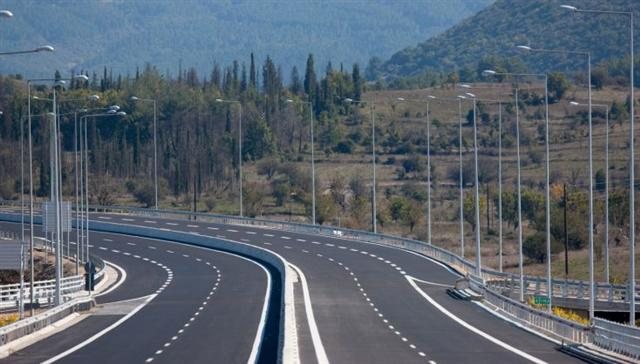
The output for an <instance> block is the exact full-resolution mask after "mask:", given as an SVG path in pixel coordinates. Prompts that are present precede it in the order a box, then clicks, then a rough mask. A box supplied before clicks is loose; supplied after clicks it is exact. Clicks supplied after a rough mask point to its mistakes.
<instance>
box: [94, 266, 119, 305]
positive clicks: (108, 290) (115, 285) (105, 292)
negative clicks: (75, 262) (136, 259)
mask: <svg viewBox="0 0 640 364" xmlns="http://www.w3.org/2000/svg"><path fill="white" fill-rule="evenodd" d="M103 261H104V264H106V265H110V266H112V267H113V268H115V269H116V270H118V272H120V279H119V280H118V281H117V282H116V283H115V284H113V285H112V286H111V287H109V289H107V290H106V291H104V292H100V293H98V294H96V295H93V297H100V296H104V295H106V294H107V293H111V292H113V291H114V290H115V289H117V288H118V287H120V286H121V285H122V283H124V281H126V280H127V271H125V270H124V269H123V268H122V267H121V266H119V265H117V264H115V263H113V262H110V261H107V260H103Z"/></svg>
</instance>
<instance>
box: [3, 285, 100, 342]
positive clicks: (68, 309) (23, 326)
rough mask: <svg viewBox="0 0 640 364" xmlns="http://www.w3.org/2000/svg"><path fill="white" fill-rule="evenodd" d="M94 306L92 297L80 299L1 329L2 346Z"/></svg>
mask: <svg viewBox="0 0 640 364" xmlns="http://www.w3.org/2000/svg"><path fill="white" fill-rule="evenodd" d="M94 304H95V303H94V301H93V299H92V298H91V297H78V298H76V299H74V300H71V301H69V302H65V303H63V304H61V305H60V306H57V307H54V308H52V309H50V310H46V311H44V312H42V313H39V314H37V315H35V316H33V317H27V318H25V319H24V320H19V321H16V322H14V323H12V324H9V325H7V326H4V327H0V346H2V345H4V344H7V343H9V342H11V341H14V340H16V339H19V338H21V337H23V336H25V335H29V334H31V333H33V332H36V331H38V330H40V329H43V328H45V327H47V326H49V325H51V324H53V323H55V322H56V321H58V320H60V319H62V318H64V317H66V316H68V315H69V314H71V313H73V312H78V311H86V310H89V309H91V307H93V306H94Z"/></svg>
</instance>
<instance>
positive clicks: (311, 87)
mask: <svg viewBox="0 0 640 364" xmlns="http://www.w3.org/2000/svg"><path fill="white" fill-rule="evenodd" d="M317 86H318V80H317V78H316V71H315V66H314V64H313V54H309V57H308V58H307V69H306V71H305V73H304V92H305V93H306V94H307V96H308V97H309V101H311V102H313V101H314V99H315V96H316V88H317Z"/></svg>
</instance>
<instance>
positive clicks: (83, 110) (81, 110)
mask: <svg viewBox="0 0 640 364" xmlns="http://www.w3.org/2000/svg"><path fill="white" fill-rule="evenodd" d="M88 111H89V109H85V108H82V109H80V110H78V112H81V113H85V112H88Z"/></svg>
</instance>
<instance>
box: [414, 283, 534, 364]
mask: <svg viewBox="0 0 640 364" xmlns="http://www.w3.org/2000/svg"><path fill="white" fill-rule="evenodd" d="M405 278H406V279H407V281H409V284H410V285H411V286H412V287H413V289H415V290H416V292H418V293H419V294H420V295H421V296H422V297H424V298H425V299H426V300H427V301H428V302H429V303H430V304H431V305H433V307H435V308H436V309H438V311H440V312H442V313H443V314H445V315H446V316H448V317H449V318H450V319H452V320H453V321H455V322H456V323H458V324H460V325H461V326H462V327H464V328H466V329H467V330H469V331H471V332H473V333H474V334H477V335H480V336H481V337H483V338H485V339H487V340H489V341H491V342H492V343H494V344H496V345H498V346H500V347H502V348H503V349H506V350H509V351H510V352H512V353H514V354H516V355H518V356H521V357H523V358H525V359H527V360H529V361H531V362H534V363H536V364H546V362H545V361H543V360H541V359H538V358H536V357H535V356H533V355H530V354H527V353H525V352H524V351H522V350H520V349H518V348H514V347H513V346H511V345H509V344H507V343H505V342H504V341H502V340H500V339H497V338H495V337H493V336H491V335H489V334H487V333H486V332H484V331H482V330H480V329H478V328H476V327H475V326H471V325H470V324H469V323H467V322H466V321H464V320H462V319H461V318H459V317H458V316H456V315H454V314H453V313H451V312H450V311H449V310H447V309H446V308H444V307H442V306H441V305H440V304H439V303H438V302H436V301H435V300H434V299H433V298H431V296H429V295H428V294H427V293H426V292H425V291H423V290H422V289H420V287H418V285H417V284H416V282H415V279H414V278H413V277H411V276H409V275H406V276H405Z"/></svg>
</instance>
